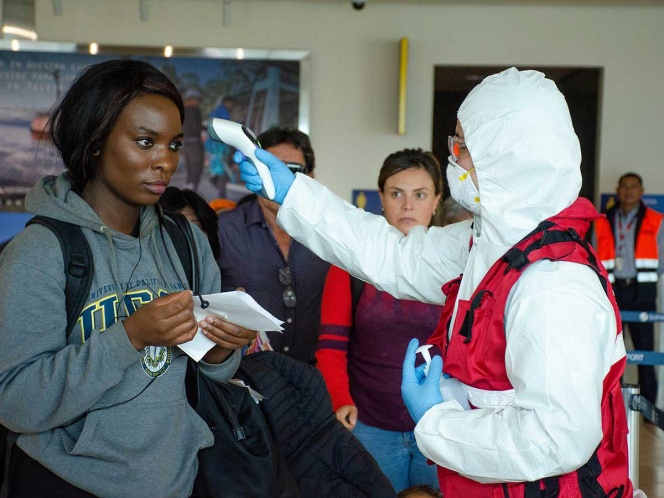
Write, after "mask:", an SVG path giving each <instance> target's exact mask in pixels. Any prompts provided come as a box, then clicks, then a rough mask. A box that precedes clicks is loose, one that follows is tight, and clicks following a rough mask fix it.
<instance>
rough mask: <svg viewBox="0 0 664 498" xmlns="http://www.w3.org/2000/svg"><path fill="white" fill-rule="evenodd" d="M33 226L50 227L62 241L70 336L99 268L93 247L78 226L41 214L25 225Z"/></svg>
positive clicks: (68, 331)
mask: <svg viewBox="0 0 664 498" xmlns="http://www.w3.org/2000/svg"><path fill="white" fill-rule="evenodd" d="M33 224H38V225H42V226H45V227H46V228H48V229H49V230H51V232H53V233H54V234H55V236H56V237H57V238H58V242H60V248H61V249H62V258H63V260H64V272H65V277H66V278H67V282H66V284H65V302H66V307H67V335H69V333H70V332H71V331H72V330H73V329H74V326H76V322H78V318H79V315H80V313H81V309H83V306H84V305H85V301H86V298H87V296H88V294H89V293H90V287H91V286H92V276H93V275H94V271H95V265H94V261H93V259H92V252H91V251H90V245H89V244H88V241H87V240H86V238H85V235H83V230H81V227H80V226H78V225H74V224H72V223H67V222H66V221H61V220H56V219H55V218H49V217H48V216H41V215H37V216H35V217H34V218H31V219H30V220H28V222H27V223H26V225H25V226H28V225H33Z"/></svg>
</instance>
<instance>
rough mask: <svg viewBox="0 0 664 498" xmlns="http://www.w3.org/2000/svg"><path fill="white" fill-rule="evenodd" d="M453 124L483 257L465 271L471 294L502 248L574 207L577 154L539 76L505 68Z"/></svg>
mask: <svg viewBox="0 0 664 498" xmlns="http://www.w3.org/2000/svg"><path fill="white" fill-rule="evenodd" d="M458 119H459V122H460V123H461V127H462V129H463V131H464V138H465V143H466V146H467V147H468V151H469V152H470V155H471V157H472V159H473V162H474V164H475V170H476V174H477V181H478V189H479V192H480V199H481V201H480V204H481V209H480V214H479V215H476V217H475V220H476V227H477V231H476V242H478V243H479V244H478V245H479V246H480V247H478V248H477V251H478V252H480V253H481V254H475V255H474V256H475V257H472V255H471V258H470V261H469V267H468V268H467V270H471V271H470V273H472V274H474V275H473V276H472V277H471V278H470V279H467V280H471V281H472V284H471V282H466V283H467V284H471V286H472V288H474V287H475V286H476V285H477V284H478V283H479V280H480V279H481V278H482V276H483V275H484V274H485V273H486V271H487V270H488V268H489V267H490V266H491V264H492V263H493V262H494V261H495V260H496V259H498V258H499V257H500V256H502V254H504V253H505V251H506V250H507V249H509V248H510V247H511V246H512V245H514V244H515V243H516V242H518V241H519V240H520V239H521V238H522V237H523V236H525V235H526V234H528V233H529V232H530V231H531V230H532V229H534V228H535V227H536V226H537V225H538V224H539V222H541V221H542V220H544V219H546V218H548V217H550V216H552V215H554V214H556V213H558V212H560V211H562V210H563V209H564V208H566V207H568V206H570V205H571V204H572V203H573V202H574V201H575V200H576V198H577V197H578V194H579V190H580V188H581V169H580V164H581V149H580V146H579V140H578V138H577V136H576V134H575V133H574V128H573V126H572V120H571V118H570V115H569V110H568V108H567V103H566V102H565V97H564V96H563V95H562V94H561V93H560V91H559V90H558V89H557V87H556V85H555V84H554V83H553V81H551V80H549V79H546V78H545V77H544V75H543V74H542V73H540V72H538V71H518V70H517V69H516V68H510V69H507V70H505V71H503V72H501V73H498V74H495V75H492V76H489V77H487V78H486V79H485V80H484V81H482V83H480V84H479V85H478V86H477V87H475V88H474V89H473V90H472V91H471V92H470V94H469V95H468V97H466V99H465V100H464V102H463V103H462V104H461V107H460V108H459V112H458ZM473 252H475V251H473ZM473 266H474V267H475V268H473ZM465 276H466V277H470V276H471V275H469V274H468V272H466V273H465ZM464 287H467V286H464Z"/></svg>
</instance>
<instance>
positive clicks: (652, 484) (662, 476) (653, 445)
mask: <svg viewBox="0 0 664 498" xmlns="http://www.w3.org/2000/svg"><path fill="white" fill-rule="evenodd" d="M639 488H641V490H642V491H643V492H644V493H645V494H646V495H647V496H648V498H664V431H663V430H661V429H659V428H658V427H657V426H656V425H654V424H647V423H645V422H643V420H642V421H641V425H640V427H639Z"/></svg>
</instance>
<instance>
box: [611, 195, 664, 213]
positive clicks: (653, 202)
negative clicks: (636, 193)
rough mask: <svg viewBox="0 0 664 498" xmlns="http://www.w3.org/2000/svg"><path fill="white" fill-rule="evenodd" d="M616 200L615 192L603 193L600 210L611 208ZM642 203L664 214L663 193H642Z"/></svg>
mask: <svg viewBox="0 0 664 498" xmlns="http://www.w3.org/2000/svg"><path fill="white" fill-rule="evenodd" d="M616 201H617V199H616V194H608V193H603V194H602V196H601V198H600V208H599V210H600V212H602V213H604V212H606V210H607V209H611V208H612V207H613V206H614V205H615V203H616ZM643 203H644V204H645V205H646V206H648V207H649V208H652V209H654V210H655V211H659V212H660V213H662V214H664V195H661V194H643Z"/></svg>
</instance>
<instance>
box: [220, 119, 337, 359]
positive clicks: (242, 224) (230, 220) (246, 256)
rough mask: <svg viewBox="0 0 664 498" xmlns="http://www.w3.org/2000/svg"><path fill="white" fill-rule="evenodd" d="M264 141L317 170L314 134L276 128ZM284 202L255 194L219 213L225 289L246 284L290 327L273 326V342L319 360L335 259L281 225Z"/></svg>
mask: <svg viewBox="0 0 664 498" xmlns="http://www.w3.org/2000/svg"><path fill="white" fill-rule="evenodd" d="M258 141H259V143H260V144H261V146H262V147H263V148H264V149H265V150H268V151H270V152H271V153H272V154H273V155H274V156H276V157H278V158H279V159H281V160H282V161H283V162H284V163H285V164H286V166H287V167H288V169H289V170H290V171H291V172H292V173H293V174H295V173H302V174H304V175H307V176H309V177H311V178H313V176H314V167H315V163H316V160H315V155H314V151H313V148H312V147H311V142H310V140H309V137H308V136H307V135H306V134H305V133H303V132H301V131H299V130H296V129H289V128H271V129H269V130H267V131H265V132H263V133H262V134H260V135H259V136H258ZM278 210H279V204H277V203H276V202H274V201H270V200H267V199H265V198H263V197H260V196H256V195H255V194H251V195H249V196H247V197H245V198H244V199H241V200H240V202H239V203H238V206H237V207H236V208H235V209H232V210H230V211H226V212H224V213H221V214H220V215H219V241H220V243H221V255H220V256H219V258H218V259H217V264H218V265H219V268H220V269H221V274H222V282H223V286H222V291H231V290H235V289H236V288H238V287H241V288H243V289H244V290H245V291H246V292H247V293H249V294H250V295H251V296H252V297H253V298H254V299H255V300H256V302H258V304H260V305H261V306H263V307H264V308H265V309H266V310H267V311H269V312H270V313H272V314H273V315H274V316H276V317H277V318H279V319H280V320H283V321H284V324H283V325H282V326H283V328H284V330H283V332H282V333H279V332H268V337H269V339H270V344H271V346H272V348H273V349H274V350H275V351H277V352H280V353H283V354H285V355H287V356H290V357H292V358H294V359H296V360H300V361H304V362H306V363H310V364H314V363H315V361H316V359H315V353H316V348H317V345H318V333H319V329H320V304H321V299H322V296H323V287H324V285H325V277H326V276H327V270H328V268H329V266H330V265H329V263H326V262H325V261H323V260H322V259H320V258H319V257H318V256H316V255H315V254H314V253H312V252H311V251H310V250H309V249H307V248H306V247H304V246H303V245H302V244H300V243H299V242H297V241H295V240H294V239H291V237H290V235H288V234H287V233H286V232H285V231H284V230H283V229H282V228H281V227H279V226H278V225H277V211H278Z"/></svg>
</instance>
